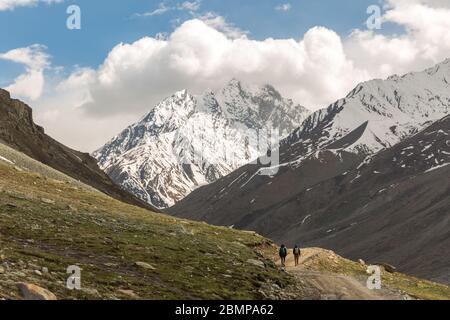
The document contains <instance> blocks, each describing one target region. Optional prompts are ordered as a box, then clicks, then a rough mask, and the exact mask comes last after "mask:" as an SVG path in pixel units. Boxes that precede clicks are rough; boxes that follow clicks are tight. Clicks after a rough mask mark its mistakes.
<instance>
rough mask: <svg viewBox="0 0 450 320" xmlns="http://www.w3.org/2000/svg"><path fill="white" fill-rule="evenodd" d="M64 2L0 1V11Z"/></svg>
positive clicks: (56, 0)
mask: <svg viewBox="0 0 450 320" xmlns="http://www.w3.org/2000/svg"><path fill="white" fill-rule="evenodd" d="M63 1H64V0H0V11H5V10H14V9H15V8H17V7H33V6H36V5H38V4H39V3H46V4H53V3H61V2H63Z"/></svg>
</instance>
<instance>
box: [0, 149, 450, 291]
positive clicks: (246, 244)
mask: <svg viewBox="0 0 450 320" xmlns="http://www.w3.org/2000/svg"><path fill="white" fill-rule="evenodd" d="M5 150H6V149H0V156H1V157H3V158H4V159H2V158H0V299H23V298H33V297H36V296H37V297H46V298H48V299H53V298H55V299H345V298H348V299H350V298H361V299H371V298H400V299H403V298H419V299H445V298H447V299H448V298H449V297H450V289H449V288H448V287H445V286H441V285H437V284H433V283H430V282H426V281H420V280H418V279H414V278H410V277H406V276H402V275H398V274H395V275H389V274H388V275H387V276H386V278H385V284H386V286H387V288H388V291H389V294H392V295H383V296H382V297H373V296H365V295H364V294H362V293H361V292H365V290H364V287H362V281H363V279H364V277H367V275H365V267H364V266H362V265H360V264H358V263H354V262H351V261H348V260H345V259H342V258H340V257H338V256H336V255H335V254H333V253H332V252H327V251H321V250H320V249H312V250H313V251H311V252H310V251H309V249H308V250H305V251H304V253H305V255H304V258H303V261H302V268H303V269H300V270H295V269H291V268H288V270H287V271H288V272H285V271H283V270H281V269H280V268H279V267H278V266H277V265H276V260H274V259H273V257H274V255H275V254H276V247H275V246H274V245H273V244H272V243H271V242H270V241H269V240H267V239H265V238H263V237H261V236H259V235H256V234H254V233H252V232H243V231H237V230H232V229H229V228H219V227H212V226H209V225H207V224H204V223H197V222H190V221H187V220H181V219H175V218H173V217H170V216H166V215H161V214H156V213H152V212H149V211H147V210H144V209H140V208H137V207H134V206H130V205H127V204H124V203H122V202H119V201H116V200H114V199H112V198H109V197H107V196H105V195H104V194H102V193H99V192H97V191H95V190H93V189H92V188H90V187H87V186H85V185H83V184H81V183H79V182H77V181H74V180H73V179H70V178H67V177H66V176H64V175H61V174H60V173H57V172H54V171H52V170H51V169H48V168H47V167H45V166H43V165H41V164H39V163H36V162H33V161H31V160H30V159H29V158H27V157H23V158H21V157H20V156H19V155H17V154H15V153H14V151H11V150H7V151H8V153H7V152H6V151H5ZM19 158H20V159H19ZM5 159H8V161H5ZM10 162H13V163H10ZM314 250H318V251H314ZM317 252H318V254H316V253H317ZM72 265H76V266H79V267H80V268H81V269H82V271H81V290H75V291H71V290H69V289H68V288H67V285H66V284H67V283H66V282H67V278H68V276H69V274H67V268H68V267H69V266H72ZM327 279H328V280H327ZM333 279H334V280H333ZM336 279H341V280H342V281H341V282H339V281H335V280H336ZM331 284H333V286H330V285H331ZM330 288H332V289H330ZM346 292H347V293H346ZM348 294H350V295H348Z"/></svg>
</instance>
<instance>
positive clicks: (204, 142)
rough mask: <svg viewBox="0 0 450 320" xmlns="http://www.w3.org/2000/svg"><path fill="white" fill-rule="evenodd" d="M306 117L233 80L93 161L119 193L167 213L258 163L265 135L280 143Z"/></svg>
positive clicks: (161, 116) (170, 108)
mask: <svg viewBox="0 0 450 320" xmlns="http://www.w3.org/2000/svg"><path fill="white" fill-rule="evenodd" d="M308 113H309V112H308V111H307V110H306V109H305V108H303V107H302V106H299V105H294V103H293V102H292V101H291V100H287V99H284V98H283V97H281V95H280V94H279V93H278V92H277V91H276V90H275V89H274V88H272V87H270V86H264V87H261V88H260V87H251V86H247V85H245V84H243V83H241V82H239V81H237V80H232V81H231V82H230V83H228V85H227V86H226V87H225V88H223V89H222V90H220V91H218V92H206V93H204V94H203V95H200V96H193V95H191V94H189V93H188V92H187V91H180V92H178V93H176V94H174V95H173V96H171V97H169V98H167V99H166V100H164V101H162V102H161V103H160V104H158V105H157V106H155V108H154V109H153V110H152V111H151V112H150V113H148V114H147V115H146V116H145V117H144V118H143V119H142V120H141V121H139V122H138V123H136V124H133V125H132V126H130V127H129V128H127V129H126V130H124V131H123V132H122V133H120V134H119V135H118V136H117V137H115V138H114V139H112V140H111V141H110V142H109V143H107V144H106V145H105V146H104V147H102V148H101V149H100V150H98V151H96V152H95V153H94V154H93V155H94V157H95V158H96V159H97V160H98V163H99V164H100V167H101V168H102V169H104V170H105V172H107V173H108V175H109V176H110V177H111V178H112V179H113V180H114V181H115V182H117V183H118V184H120V185H121V186H122V187H123V188H125V189H126V190H128V191H130V192H132V193H133V194H135V195H137V196H139V197H140V198H141V199H143V200H145V201H147V202H149V203H151V204H152V205H154V206H156V207H159V208H166V207H169V206H172V205H173V204H175V203H176V202H177V201H179V200H181V199H183V198H184V197H185V196H186V195H188V194H189V193H190V192H192V191H193V190H195V189H196V188H198V187H199V186H202V185H206V184H209V183H211V182H214V181H216V180H217V179H219V178H221V177H223V176H226V175H227V174H229V173H230V172H232V171H233V170H235V169H237V168H239V167H240V166H242V165H244V164H247V163H249V162H251V161H253V160H255V159H257V158H258V156H259V155H261V154H262V153H264V151H261V150H259V149H258V144H257V141H258V138H260V139H264V138H270V136H268V135H267V134H265V133H264V132H263V131H264V129H265V128H268V129H272V128H276V129H277V130H278V131H279V135H280V137H283V136H287V135H288V134H289V133H291V132H292V131H293V130H295V129H296V128H297V127H298V126H299V125H300V124H301V123H302V121H303V120H304V119H305V117H306V116H307V115H308ZM263 135H265V136H263Z"/></svg>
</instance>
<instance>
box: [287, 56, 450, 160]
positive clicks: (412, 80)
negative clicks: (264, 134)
mask: <svg viewBox="0 0 450 320" xmlns="http://www.w3.org/2000/svg"><path fill="white" fill-rule="evenodd" d="M449 112H450V60H446V61H444V62H442V63H440V64H438V65H436V66H435V67H433V68H430V69H427V70H425V71H423V72H416V73H409V74H406V75H404V76H402V77H399V76H392V77H389V78H388V79H387V80H372V81H368V82H365V83H362V84H359V85H358V86H357V87H356V88H355V89H354V90H352V91H351V92H350V93H349V94H348V95H347V97H345V98H344V99H341V100H338V101H337V102H335V103H334V104H332V105H330V106H329V107H328V108H327V109H323V110H319V111H317V112H315V113H313V114H312V115H311V116H309V117H308V118H307V119H306V120H305V122H304V123H303V124H302V126H301V127H300V128H299V129H298V130H296V131H295V132H294V133H293V134H292V135H291V136H289V137H288V138H287V139H286V140H285V141H284V142H283V145H284V147H285V149H284V155H285V157H286V158H289V156H288V154H289V155H290V156H292V155H295V154H296V152H295V150H292V147H291V146H295V145H301V146H302V148H303V152H300V153H298V152H297V153H298V154H297V155H296V156H295V157H294V159H289V162H295V163H296V165H300V164H301V162H302V161H303V160H304V159H305V158H306V157H308V156H309V155H311V154H313V153H314V152H316V151H317V150H320V149H338V150H342V151H348V152H352V153H362V154H374V153H377V152H378V151H380V150H382V149H385V148H389V147H392V146H394V145H396V144H397V143H399V142H400V141H402V140H403V139H405V138H406V137H409V136H411V135H413V134H415V133H417V132H419V131H421V130H422V129H424V128H425V127H427V126H428V125H430V124H431V123H433V122H435V121H437V120H439V119H442V118H443V117H445V116H446V115H448V114H449ZM351 135H353V137H350V136H351ZM340 139H343V140H347V141H345V143H344V141H342V142H341V143H339V142H338V141H339V140H340ZM282 150H283V148H282Z"/></svg>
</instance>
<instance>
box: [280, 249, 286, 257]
mask: <svg viewBox="0 0 450 320" xmlns="http://www.w3.org/2000/svg"><path fill="white" fill-rule="evenodd" d="M286 256H287V250H286V248H280V257H286Z"/></svg>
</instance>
